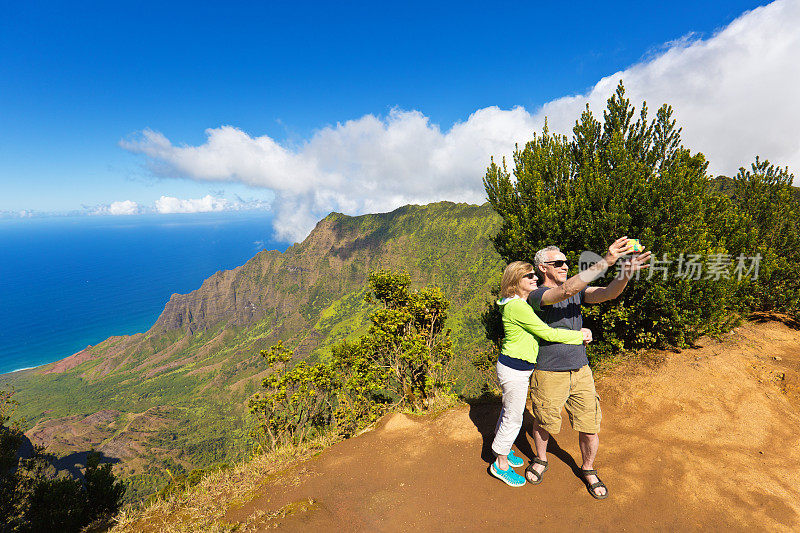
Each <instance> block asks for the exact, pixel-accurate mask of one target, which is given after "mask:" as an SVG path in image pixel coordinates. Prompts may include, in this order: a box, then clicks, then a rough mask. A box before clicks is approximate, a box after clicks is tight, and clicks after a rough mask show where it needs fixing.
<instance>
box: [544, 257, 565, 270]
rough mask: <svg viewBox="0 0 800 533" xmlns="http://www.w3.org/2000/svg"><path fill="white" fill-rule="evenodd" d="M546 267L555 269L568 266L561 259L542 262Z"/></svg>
mask: <svg viewBox="0 0 800 533" xmlns="http://www.w3.org/2000/svg"><path fill="white" fill-rule="evenodd" d="M543 263H544V264H546V265H553V266H554V267H555V268H561V267H562V266H564V265H567V266H569V261H565V260H563V259H556V260H555V261H543Z"/></svg>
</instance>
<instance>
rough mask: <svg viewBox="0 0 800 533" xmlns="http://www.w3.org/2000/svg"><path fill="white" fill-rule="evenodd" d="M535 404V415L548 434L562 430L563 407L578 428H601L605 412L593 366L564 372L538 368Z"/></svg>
mask: <svg viewBox="0 0 800 533" xmlns="http://www.w3.org/2000/svg"><path fill="white" fill-rule="evenodd" d="M531 403H532V404H533V416H535V417H536V420H537V421H538V422H539V425H540V426H541V427H542V428H544V429H546V430H547V431H548V433H552V434H554V435H555V434H556V433H558V432H559V431H561V409H562V408H564V407H566V409H567V414H568V415H569V423H570V424H571V425H572V428H573V429H574V430H575V431H581V432H583V433H597V432H599V431H600V419H601V418H602V417H603V413H602V412H601V411H600V396H598V395H597V391H595V388H594V378H593V377H592V371H591V369H590V368H589V365H585V366H583V367H581V368H579V369H578V370H567V371H564V372H551V371H548V370H534V372H533V374H532V375H531Z"/></svg>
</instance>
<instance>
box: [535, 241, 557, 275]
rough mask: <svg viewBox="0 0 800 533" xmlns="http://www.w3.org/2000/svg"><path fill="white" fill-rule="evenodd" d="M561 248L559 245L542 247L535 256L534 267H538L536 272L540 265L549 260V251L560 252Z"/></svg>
mask: <svg viewBox="0 0 800 533" xmlns="http://www.w3.org/2000/svg"><path fill="white" fill-rule="evenodd" d="M560 251H561V249H560V248H559V247H558V246H548V247H547V248H542V249H541V250H539V251H538V252H536V255H534V256H533V268H535V269H536V272H539V265H541V264H542V263H544V262H545V261H547V254H548V253H549V252H560Z"/></svg>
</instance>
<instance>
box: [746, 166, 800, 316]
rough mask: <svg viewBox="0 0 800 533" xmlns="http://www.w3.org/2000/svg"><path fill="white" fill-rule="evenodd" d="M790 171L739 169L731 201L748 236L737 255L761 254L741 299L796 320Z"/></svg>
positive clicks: (799, 219) (797, 248) (798, 245)
mask: <svg viewBox="0 0 800 533" xmlns="http://www.w3.org/2000/svg"><path fill="white" fill-rule="evenodd" d="M793 180H794V176H793V175H792V174H791V173H790V172H789V169H788V168H785V167H784V168H778V167H775V166H774V165H772V164H770V162H769V161H767V160H764V161H761V159H760V158H759V157H756V159H755V162H754V163H752V164H751V165H750V169H749V170H747V169H745V168H744V167H742V168H740V169H739V172H738V174H736V176H734V178H733V190H732V195H731V199H732V201H733V205H734V208H735V209H736V211H737V212H738V213H739V215H740V216H741V219H740V224H741V230H740V231H741V232H742V233H744V234H745V235H746V236H747V240H746V242H745V243H744V246H742V247H741V249H740V250H738V253H739V254H741V255H743V256H751V257H752V256H755V255H756V254H758V255H759V257H760V258H761V259H760V262H759V272H758V276H757V277H756V279H752V276H751V277H747V278H745V279H744V283H743V284H742V286H741V287H740V290H739V296H740V298H741V299H742V301H744V302H747V304H748V305H749V307H750V308H752V309H753V310H756V311H782V312H787V313H789V314H791V315H793V316H795V317H798V316H800V201H798V196H797V194H796V189H794V188H793V187H792V182H793Z"/></svg>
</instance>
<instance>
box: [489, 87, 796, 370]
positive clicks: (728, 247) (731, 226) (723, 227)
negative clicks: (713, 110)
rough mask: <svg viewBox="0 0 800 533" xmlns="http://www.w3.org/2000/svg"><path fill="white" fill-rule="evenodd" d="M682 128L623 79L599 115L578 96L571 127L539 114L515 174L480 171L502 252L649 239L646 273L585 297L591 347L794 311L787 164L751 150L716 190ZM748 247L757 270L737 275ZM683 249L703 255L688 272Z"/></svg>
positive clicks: (676, 335)
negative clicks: (606, 297)
mask: <svg viewBox="0 0 800 533" xmlns="http://www.w3.org/2000/svg"><path fill="white" fill-rule="evenodd" d="M680 131H681V130H680V129H679V128H677V125H676V121H675V120H674V119H673V118H672V109H671V108H670V107H669V106H668V105H663V106H662V107H661V108H660V109H659V110H658V112H657V113H656V117H655V119H653V120H648V117H647V106H646V104H644V105H642V109H641V111H640V112H639V114H638V116H636V113H635V109H634V107H633V106H632V105H631V102H630V100H629V99H627V98H626V97H625V90H624V88H623V86H622V84H621V83H620V85H619V86H618V87H617V90H616V93H615V94H614V95H612V96H611V98H609V100H608V105H607V108H606V110H605V111H604V112H603V121H602V123H601V122H600V121H599V120H597V119H596V118H595V117H594V115H593V114H592V112H591V111H590V110H589V109H588V107H587V109H586V111H585V112H584V113H583V114H582V115H581V117H580V118H579V119H578V120H577V122H576V124H575V127H574V128H573V136H572V138H571V139H569V138H567V137H566V136H559V135H552V134H550V133H549V132H548V130H547V127H546V126H545V128H544V131H543V132H542V134H541V135H536V136H534V139H533V140H532V141H530V142H528V143H527V144H526V145H525V147H524V148H523V149H521V150H519V149H518V150H517V151H515V153H514V169H513V171H512V172H513V176H514V179H512V177H511V176H512V172H509V171H508V169H507V168H506V164H505V161H503V164H502V165H497V164H495V163H494V161H493V162H492V164H491V166H489V168H488V170H487V173H486V176H485V178H484V184H485V187H486V192H487V195H488V198H489V202H490V203H491V204H492V206H493V207H494V208H495V210H496V211H497V212H498V213H499V214H500V215H501V216H502V217H503V224H502V227H501V229H500V232H499V233H498V234H497V236H496V237H495V239H494V243H495V246H496V248H497V250H498V252H499V253H500V255H501V256H502V257H503V258H504V259H505V260H506V261H512V260H519V259H522V260H527V261H532V259H533V256H534V254H535V252H536V250H538V249H540V248H543V247H544V246H546V245H549V244H554V243H555V244H557V245H558V246H560V247H561V248H562V250H564V251H565V253H566V255H567V257H568V259H570V260H571V262H572V263H573V265H575V263H577V261H576V259H577V258H578V254H579V253H580V252H581V251H583V250H591V251H595V252H602V251H604V250H605V249H606V248H607V246H608V244H609V243H610V242H611V241H612V240H613V239H614V238H616V237H618V236H621V235H626V234H627V235H629V236H631V237H637V238H639V239H641V241H642V242H643V243H644V244H645V245H646V246H647V247H648V248H649V249H651V250H652V251H653V257H654V261H653V266H652V268H651V269H650V271H649V272H648V273H647V274H646V276H645V277H646V278H647V279H646V281H644V282H638V283H637V282H634V283H632V284H631V286H629V287H628V289H626V291H625V292H624V293H623V295H622V296H621V297H620V298H618V299H617V300H614V301H613V302H608V303H605V304H601V305H596V306H591V307H587V308H586V309H585V310H584V316H585V317H586V318H587V322H588V327H590V328H591V329H592V330H593V331H594V332H596V336H595V338H596V339H597V340H598V341H599V342H597V343H596V344H593V345H592V346H591V347H590V354H591V356H592V357H593V358H597V357H602V356H603V355H606V354H609V353H613V352H617V351H620V350H623V349H636V348H641V347H652V346H660V347H664V346H668V345H671V346H679V347H682V346H686V345H687V344H691V343H692V342H693V341H694V340H696V339H697V338H698V337H699V336H701V335H703V334H715V333H719V332H721V331H725V330H726V329H728V328H729V327H731V325H732V324H733V323H735V321H736V320H737V319H738V316H739V313H742V312H745V313H746V312H748V311H750V310H754V309H758V310H779V311H787V312H791V313H797V309H798V307H797V306H798V303H797V302H798V300H797V295H798V279H800V276H798V274H800V270H798V269H799V268H800V267H799V266H798V262H797V259H798V254H800V247H799V246H798V228H800V224H799V222H798V221H799V220H800V219H799V218H798V213H800V209H798V201H797V197H796V196H795V195H794V194H793V193H792V191H791V175H790V174H789V173H788V171H787V170H785V169H784V170H780V169H775V168H774V167H772V166H771V165H769V163H767V162H763V163H762V162H759V161H758V160H756V163H755V164H754V165H753V166H752V170H751V171H745V170H744V169H742V171H741V172H740V173H739V174H738V175H737V176H736V177H735V178H734V179H733V184H732V187H730V188H728V189H727V191H728V194H725V193H724V192H723V193H721V192H720V189H721V188H720V187H717V186H715V182H712V181H711V180H710V179H709V178H708V176H707V175H706V168H707V162H706V160H705V158H704V156H703V155H702V154H700V153H695V154H693V153H691V152H690V151H689V150H688V149H686V148H684V147H683V146H682V145H681V139H680ZM723 191H724V189H723ZM757 254H761V257H762V258H761V263H760V267H761V271H760V276H759V277H758V279H757V280H752V279H750V277H752V275H751V274H750V273H749V272H744V273H746V274H747V275H746V276H743V277H742V278H741V279H739V278H740V276H738V274H737V272H736V270H735V267H736V266H737V262H738V261H739V260H740V259H741V260H742V261H743V262H744V263H745V265H744V266H745V267H749V266H750V265H751V263H752V261H750V260H749V259H748V258H751V257H754V256H756V255H757ZM689 260H693V261H696V262H698V263H699V265H698V267H697V268H698V271H700V272H702V274H701V275H700V276H698V277H697V278H698V279H693V278H694V275H693V274H692V275H686V274H687V272H686V268H687V262H688V261H689ZM715 265H716V267H717V270H716V271H715V270H714V269H715ZM721 266H725V267H727V269H722V268H719V267H721ZM576 272H577V266H574V267H573V268H572V270H571V272H570V274H574V273H576ZM714 272H716V273H714ZM614 274H615V273H613V272H609V273H608V274H607V280H608V278H610V277H611V276H613V275H614Z"/></svg>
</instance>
